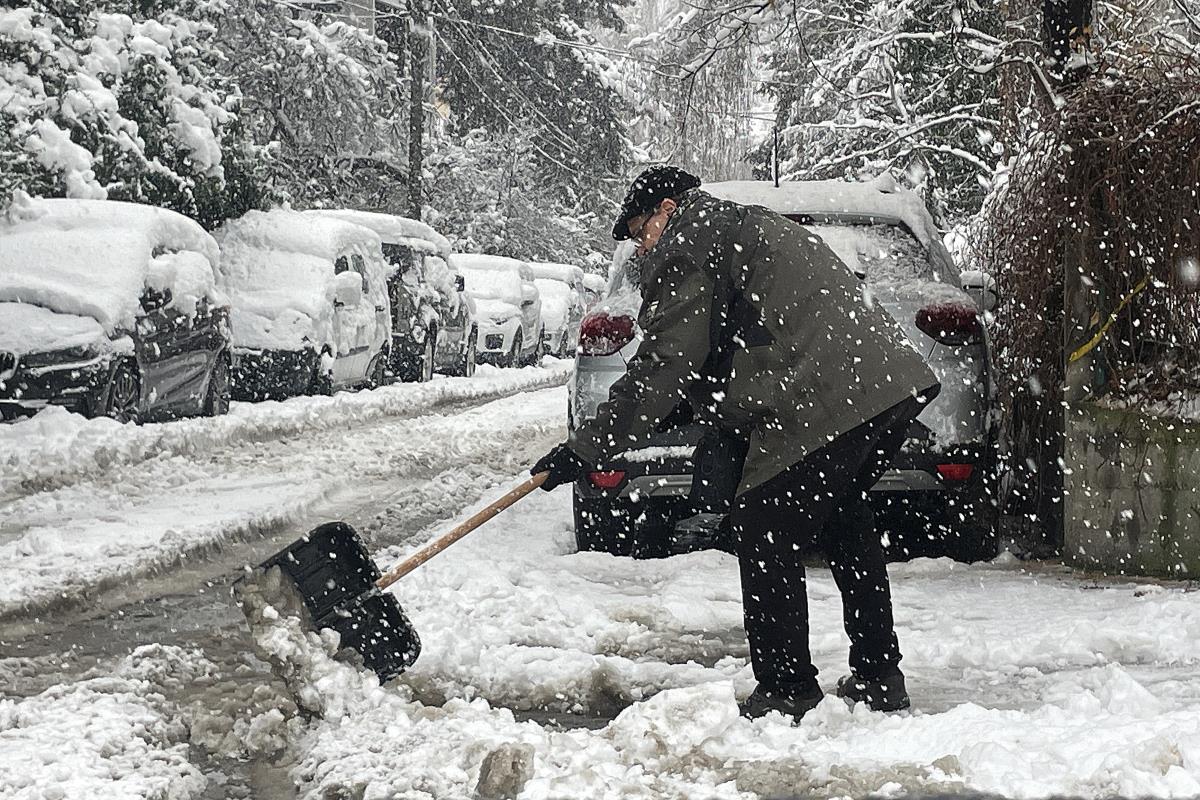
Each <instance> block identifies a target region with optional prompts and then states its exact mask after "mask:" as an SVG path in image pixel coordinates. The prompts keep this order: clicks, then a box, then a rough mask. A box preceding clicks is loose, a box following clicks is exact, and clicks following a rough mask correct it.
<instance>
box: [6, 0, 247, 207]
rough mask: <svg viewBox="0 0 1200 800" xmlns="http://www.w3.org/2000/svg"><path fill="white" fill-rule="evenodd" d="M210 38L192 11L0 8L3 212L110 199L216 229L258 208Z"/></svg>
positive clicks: (236, 108)
mask: <svg viewBox="0 0 1200 800" xmlns="http://www.w3.org/2000/svg"><path fill="white" fill-rule="evenodd" d="M143 6H148V8H146V9H143V8H142V7H143ZM214 34H215V27H214V24H213V15H212V14H211V13H210V9H209V8H208V7H207V6H206V5H203V4H199V3H190V2H180V3H158V4H143V3H132V2H127V3H121V2H111V3H103V2H83V3H73V4H60V3H46V2H42V1H41V0H34V2H32V3H30V4H29V5H25V6H23V7H21V8H0V159H2V161H3V163H4V169H3V170H0V203H7V202H8V200H9V199H10V198H11V196H12V194H13V193H14V192H15V191H17V190H23V191H26V192H29V193H30V194H35V195H47V196H68V197H108V198H111V199H119V200H131V201H135V202H142V203H153V204H157V205H162V206H165V207H168V208H172V209H175V210H177V211H180V212H182V213H184V214H187V215H189V216H192V217H194V218H196V219H197V220H199V221H200V222H201V223H203V224H205V225H208V226H215V225H216V224H218V223H219V222H220V221H221V220H223V219H225V218H226V217H229V216H235V215H238V214H240V213H242V212H244V211H245V210H247V209H249V208H253V207H256V206H258V205H260V204H261V203H262V202H264V200H265V191H266V188H265V187H266V182H265V180H264V177H265V175H264V166H265V159H264V155H263V154H262V153H261V152H260V151H259V150H257V149H256V148H255V147H253V145H252V144H251V142H250V140H249V139H248V137H247V135H246V132H245V129H244V127H243V126H242V123H241V120H240V119H239V112H240V96H239V94H238V91H237V88H236V86H235V85H233V84H232V83H231V82H230V81H228V80H227V79H226V78H225V76H224V75H222V74H221V72H220V70H219V64H220V52H219V51H218V50H217V49H216V46H215V43H214V39H215V35H214Z"/></svg>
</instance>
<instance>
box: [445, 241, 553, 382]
mask: <svg viewBox="0 0 1200 800" xmlns="http://www.w3.org/2000/svg"><path fill="white" fill-rule="evenodd" d="M454 263H456V264H457V265H458V267H459V269H461V270H462V272H463V277H464V279H465V280H466V285H467V291H468V292H469V293H470V294H471V296H472V297H473V298H475V306H476V311H477V316H478V323H479V361H480V363H490V364H495V365H497V366H501V367H518V366H526V365H530V364H535V363H537V360H538V358H539V357H540V356H541V353H542V338H543V336H544V333H545V328H544V327H543V325H542V300H541V293H540V292H539V291H538V288H537V285H536V284H535V283H534V276H533V270H532V269H531V268H530V266H529V265H528V264H527V263H525V262H524V261H518V260H517V259H515V258H506V257H504V256H487V255H479V254H474V253H472V254H461V255H460V254H455V256H454Z"/></svg>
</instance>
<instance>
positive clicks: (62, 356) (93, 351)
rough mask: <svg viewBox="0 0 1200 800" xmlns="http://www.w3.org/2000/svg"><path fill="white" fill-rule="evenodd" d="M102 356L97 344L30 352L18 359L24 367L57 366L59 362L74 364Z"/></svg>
mask: <svg viewBox="0 0 1200 800" xmlns="http://www.w3.org/2000/svg"><path fill="white" fill-rule="evenodd" d="M99 357H100V348H98V347H96V346H95V345H90V344H88V345H83V346H81V347H67V348H63V349H62V350H49V351H47V352H44V353H28V354H26V355H23V356H21V357H20V358H19V359H18V361H19V362H20V364H21V366H23V367H55V366H58V365H59V364H73V363H76V362H79V361H92V360H94V359H96V358H99Z"/></svg>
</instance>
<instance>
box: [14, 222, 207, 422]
mask: <svg viewBox="0 0 1200 800" xmlns="http://www.w3.org/2000/svg"><path fill="white" fill-rule="evenodd" d="M16 213H17V214H18V215H20V217H21V219H20V220H19V221H17V222H13V223H8V224H4V225H0V416H3V417H5V418H11V417H14V416H17V415H23V414H31V413H34V412H36V411H37V410H39V409H41V408H44V407H45V406H47V405H58V406H63V407H66V408H68V409H70V410H72V411H77V412H79V413H81V414H84V415H87V416H109V417H112V418H113V419H116V420H119V421H121V422H140V421H148V420H155V419H170V418H174V417H179V416H185V415H190V414H210V415H215V414H223V413H225V412H226V411H228V410H229V374H230V372H229V367H230V360H229V359H230V349H229V326H228V314H227V309H226V307H225V302H224V299H223V297H222V295H221V294H220V292H219V291H218V290H217V289H216V285H215V276H214V269H215V268H216V267H217V265H218V259H219V252H218V250H217V244H216V242H215V241H213V238H212V237H211V236H209V235H208V234H207V233H205V232H204V229H203V228H201V227H200V226H199V225H198V224H196V223H195V222H194V221H192V220H190V219H188V218H187V217H184V216H182V215H180V214H176V213H175V212H173V211H167V210H166V209H161V208H155V207H152V206H145V205H139V204H135V203H121V202H116V201H109V200H35V201H32V202H31V203H29V204H27V205H25V206H23V207H22V208H20V209H18V210H17V212H16Z"/></svg>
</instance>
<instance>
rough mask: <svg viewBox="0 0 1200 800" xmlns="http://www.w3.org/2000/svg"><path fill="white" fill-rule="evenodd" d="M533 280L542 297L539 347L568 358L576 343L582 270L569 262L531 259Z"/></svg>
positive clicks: (577, 339)
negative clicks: (556, 262) (541, 338)
mask: <svg viewBox="0 0 1200 800" xmlns="http://www.w3.org/2000/svg"><path fill="white" fill-rule="evenodd" d="M529 267H530V269H532V270H533V282H534V285H536V286H537V288H538V292H539V293H540V294H541V298H542V327H543V330H544V331H545V333H544V334H543V342H542V344H543V349H544V350H545V351H546V352H547V353H549V354H550V355H552V356H557V357H558V358H569V357H570V356H572V355H574V354H575V346H576V345H577V344H578V343H579V323H580V322H581V321H582V320H583V305H584V302H585V294H584V291H585V290H584V286H583V270H582V269H581V268H579V267H575V266H571V265H570V264H550V263H545V262H540V261H532V262H530V264H529Z"/></svg>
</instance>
